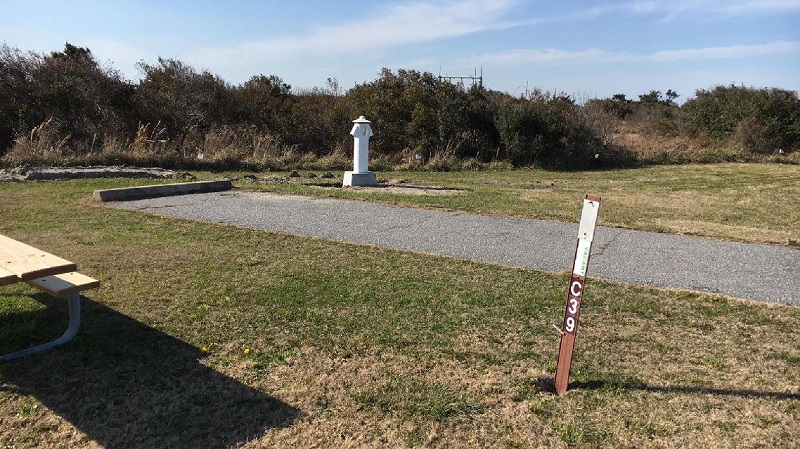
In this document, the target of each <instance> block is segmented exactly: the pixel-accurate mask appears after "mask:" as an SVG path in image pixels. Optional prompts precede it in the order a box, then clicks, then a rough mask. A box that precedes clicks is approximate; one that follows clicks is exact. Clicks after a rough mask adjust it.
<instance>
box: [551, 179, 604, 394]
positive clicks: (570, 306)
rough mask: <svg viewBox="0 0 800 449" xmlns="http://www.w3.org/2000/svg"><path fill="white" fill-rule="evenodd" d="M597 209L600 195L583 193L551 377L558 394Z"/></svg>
mask: <svg viewBox="0 0 800 449" xmlns="http://www.w3.org/2000/svg"><path fill="white" fill-rule="evenodd" d="M599 210H600V197H597V196H592V195H586V198H585V199H584V200H583V211H582V213H581V223H580V226H579V228H578V243H577V245H576V247H575V259H574V262H573V264H572V277H571V278H570V281H569V288H568V289H567V305H566V307H565V310H564V321H563V323H562V324H561V343H560V345H559V348H558V362H557V363H556V379H555V386H556V394H558V395H562V394H564V393H566V392H567V386H568V384H569V370H570V367H571V366H572V354H573V351H574V349H575V334H576V333H577V332H578V320H579V318H580V314H581V301H582V300H583V287H584V286H585V284H586V270H587V268H588V267H589V256H590V254H591V251H592V240H593V239H594V228H595V225H596V224H597V212H598V211H599Z"/></svg>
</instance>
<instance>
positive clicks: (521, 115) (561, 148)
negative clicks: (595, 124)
mask: <svg viewBox="0 0 800 449" xmlns="http://www.w3.org/2000/svg"><path fill="white" fill-rule="evenodd" d="M586 118H587V116H586V115H584V114H581V112H580V108H579V107H578V106H577V105H575V103H574V102H573V101H572V100H571V99H570V98H568V97H565V96H557V97H553V98H551V99H543V98H532V99H530V100H525V99H522V100H519V101H512V102H509V103H508V104H506V105H505V106H504V107H502V108H501V109H500V110H499V111H498V113H497V117H496V123H497V129H498V131H499V134H500V140H501V142H502V144H503V146H504V148H505V151H506V157H507V159H508V161H509V162H511V163H512V164H514V165H515V166H525V165H530V164H536V165H538V166H541V167H544V168H549V169H556V170H564V169H579V168H587V167H590V166H591V165H592V164H593V161H594V159H595V157H594V155H595V154H597V153H598V152H599V151H600V150H601V149H602V146H603V145H602V142H601V141H600V139H599V138H598V137H597V136H596V134H595V133H594V132H593V131H592V128H591V126H590V125H589V123H588V122H587V120H586Z"/></svg>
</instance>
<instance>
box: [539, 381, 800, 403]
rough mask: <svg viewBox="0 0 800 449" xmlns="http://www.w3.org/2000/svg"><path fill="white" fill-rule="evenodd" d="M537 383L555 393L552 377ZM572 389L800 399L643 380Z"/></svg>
mask: <svg viewBox="0 0 800 449" xmlns="http://www.w3.org/2000/svg"><path fill="white" fill-rule="evenodd" d="M535 384H536V387H537V388H538V389H539V391H542V392H546V393H555V383H554V380H553V379H552V378H540V379H537V380H536V382H535ZM571 390H625V391H648V392H652V393H680V394H704V395H714V396H739V397H743V398H760V399H790V400H800V394H793V393H782V392H774V391H755V390H734V389H719V388H708V387H702V386H666V387H656V386H651V385H647V384H645V383H641V382H613V381H607V380H590V381H585V382H580V381H579V382H570V384H569V388H568V391H571Z"/></svg>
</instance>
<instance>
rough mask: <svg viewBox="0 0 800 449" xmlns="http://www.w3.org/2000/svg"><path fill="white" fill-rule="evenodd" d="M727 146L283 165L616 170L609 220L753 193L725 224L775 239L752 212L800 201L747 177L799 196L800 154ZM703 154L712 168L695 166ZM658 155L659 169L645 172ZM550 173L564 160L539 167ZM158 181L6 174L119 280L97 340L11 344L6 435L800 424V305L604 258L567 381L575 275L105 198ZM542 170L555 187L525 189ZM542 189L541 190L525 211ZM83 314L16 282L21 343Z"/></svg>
mask: <svg viewBox="0 0 800 449" xmlns="http://www.w3.org/2000/svg"><path fill="white" fill-rule="evenodd" d="M706 168H707V170H703V169H702V167H691V166H690V167H663V168H656V169H645V170H634V171H627V172H599V173H588V174H587V173H575V174H553V173H547V172H534V171H521V172H510V173H506V172H487V173H448V174H431V173H402V174H396V173H390V174H384V175H383V176H384V177H387V178H394V177H400V176H402V177H405V178H406V179H408V180H409V182H412V183H426V184H434V185H446V186H448V187H457V188H463V189H468V192H467V193H465V194H462V195H457V196H451V197H444V196H442V197H412V196H400V195H387V194H383V193H379V194H374V193H365V192H358V191H344V190H342V189H331V190H321V189H319V188H315V187H310V186H307V187H303V186H297V185H283V184H275V185H272V186H269V188H271V189H273V190H281V191H291V192H301V193H307V192H311V191H317V192H322V193H323V194H335V195H347V196H355V197H367V198H372V199H381V200H384V201H391V202H398V203H415V204H419V205H424V206H426V207H446V208H452V209H459V210H470V211H478V212H481V213H492V214H494V213H498V212H501V213H502V214H504V215H521V216H529V214H530V215H532V216H540V217H543V218H554V219H564V220H569V221H575V220H577V214H578V211H579V208H580V198H581V197H582V195H583V194H584V193H596V194H600V195H604V196H605V198H604V201H605V204H604V209H603V210H602V212H601V217H600V223H601V224H616V225H620V226H628V227H635V228H643V229H661V230H665V231H666V230H673V231H674V230H675V229H672V228H670V227H669V226H666V225H664V224H663V223H660V222H657V221H658V219H657V218H654V217H670V213H669V211H670V210H672V209H671V208H670V207H671V206H669V207H668V206H667V205H666V204H678V203H679V198H683V199H684V200H683V201H684V202H685V204H687V208H690V209H691V208H696V209H697V210H696V211H694V212H687V213H686V215H681V214H679V213H678V212H676V214H677V215H676V216H675V217H676V218H674V219H675V220H686V221H689V222H691V221H695V220H697V221H701V218H698V217H704V216H706V215H705V214H708V223H711V224H708V225H707V226H708V229H709V230H712V231H713V230H714V229H715V228H716V225H714V223H721V222H723V223H724V222H726V221H725V220H724V219H723V218H724V217H726V216H727V215H726V214H727V213H728V212H729V211H728V210H727V209H729V208H728V207H727V206H726V205H725V204H726V203H725V202H726V201H728V200H729V202H732V203H733V204H736V205H738V206H739V207H738V208H734V209H737V210H739V211H740V215H736V217H735V220H734V218H731V221H729V222H730V223H732V224H731V225H730V226H731V229H732V231H730V232H731V233H732V234H731V235H728V234H727V233H715V232H717V231H715V232H712V233H711V235H714V236H716V237H729V238H737V239H741V240H756V241H759V240H763V239H758V238H755V237H747V236H745V235H743V231H742V230H743V229H749V228H751V227H752V228H755V229H759V230H760V231H759V232H758V233H756V234H769V235H771V236H772V237H770V238H769V239H766V241H774V242H775V243H781V239H783V240H784V241H783V243H787V242H788V240H789V239H798V234H797V232H798V231H797V230H796V229H784V224H786V223H788V224H790V225H794V226H795V227H796V223H797V222H800V219H797V218H796V217H797V213H798V212H797V209H796V208H794V209H793V210H789V211H787V212H786V215H788V217H789V218H786V217H784V216H782V214H781V213H779V212H778V209H776V208H775V207H774V205H775V204H782V202H779V201H778V200H777V199H775V198H773V197H772V196H771V195H768V194H767V192H768V190H767V189H761V188H758V189H756V190H757V191H758V192H760V193H759V199H763V201H764V202H767V203H769V204H773V208H772V209H770V208H767V209H761V207H762V206H761V201H753V202H751V203H749V204H748V203H746V202H744V196H743V195H744V193H743V192H746V191H747V190H748V189H750V188H751V187H748V186H747V185H746V184H747V183H746V182H745V180H746V179H749V180H750V181H753V180H755V179H762V180H763V182H764V183H771V185H773V186H774V190H776V191H777V192H784V193H786V194H787V195H795V196H794V197H796V193H797V191H798V189H800V186H799V185H798V184H799V183H800V181H798V180H797V168H796V167H781V166H763V167H762V166H749V165H748V166H743V165H742V166H740V165H731V166H729V167H728V166H711V167H706ZM681 170H685V171H686V173H689V174H690V175H687V176H688V177H689V179H690V180H688V181H684V182H680V181H679V177H680V174H681V173H683V172H682V171H681ZM705 172H707V179H706V180H703V179H704V176H706V175H704V174H703V173H705ZM720 173H722V174H720ZM203 176H211V175H209V174H205V175H203ZM604 177H605V184H608V187H607V188H606V190H601V189H600V188H599V186H602V185H604V181H603V179H604ZM626 177H627V178H630V179H629V181H628V182H627V183H626V182H623V181H624V179H625V178H626ZM546 178H552V179H549V180H548V179H546ZM585 178H589V179H585ZM717 178H722V179H718V180H717ZM493 179H494V180H495V181H493ZM636 179H640V180H647V179H653V180H654V181H652V182H650V181H647V182H644V181H641V182H640V183H639V184H642V185H647V186H650V187H648V188H642V187H639V188H637V187H635V185H636V184H637V183H636V182H635V181H634V180H636ZM668 179H673V182H674V186H673V188H674V189H676V190H674V192H679V193H676V194H675V195H674V197H673V196H672V195H671V194H666V196H667V197H669V201H667V200H664V201H665V202H661V203H658V205H654V204H652V203H650V202H648V201H645V198H648V197H650V195H649V194H650V193H653V192H662V191H663V192H670V190H669V189H670V186H669V183H668V182H667V180H668ZM724 179H729V181H730V184H731V185H730V186H727V184H725V183H724V182H723V180H724ZM714 180H716V181H714ZM537 181H539V183H540V184H544V183H545V182H552V181H555V183H554V185H553V186H551V187H542V188H533V187H532V186H533V185H535V184H536V183H537ZM611 181H614V182H613V183H612V182H611ZM712 181H714V182H716V184H714V183H712ZM526 183H532V184H531V185H528V184H526ZM616 183H620V184H621V185H620V186H619V188H620V189H622V190H620V191H619V192H622V193H621V195H622V194H624V196H626V197H628V198H634V197H636V196H637V195H640V199H641V203H639V206H640V207H637V203H634V202H632V201H631V202H630V203H629V202H628V201H622V202H615V201H616V200H615V199H614V195H615V192H617V191H616V190H614V189H616V188H617V187H616V186H614V187H611V185H613V184H616ZM140 184H143V182H141V181H140V180H104V181H89V180H84V181H69V182H37V183H17V184H6V185H0V217H2V220H0V233H2V234H5V235H8V236H10V237H13V238H16V239H18V240H21V241H24V242H26V243H28V244H31V245H33V246H36V247H39V248H41V249H44V250H46V251H49V252H52V253H55V254H57V255H60V256H62V257H64V258H67V259H69V260H72V261H74V262H76V263H77V264H78V266H79V268H80V271H81V272H83V273H85V274H88V275H90V276H93V277H95V278H98V279H100V280H102V286H101V288H100V289H97V290H93V291H89V292H88V293H87V295H86V296H87V298H86V300H85V301H84V314H83V316H84V325H83V327H82V328H81V331H80V332H79V334H78V336H77V337H76V339H75V340H74V341H73V342H71V343H70V344H68V345H66V346H64V347H61V348H57V349H55V350H52V351H49V352H47V353H44V354H41V355H38V356H35V357H29V358H27V359H22V360H20V361H17V362H13V363H5V364H0V448H10V447H16V448H20V447H70V448H72V447H114V448H116V447H244V448H256V447H309V446H319V447H365V446H366V447H381V446H382V447H398V446H399V447H405V446H409V447H454V448H461V447H512V448H513V447H586V448H595V447H607V448H618V447H631V448H633V447H637V448H638V447H666V448H670V447H675V448H683V447H690V448H691V447H698V448H700V447H704V448H705V447H723V448H724V447H797V444H798V443H797V442H798V441H800V309H798V308H792V307H786V306H779V305H768V304H761V303H753V302H746V301H740V300H735V299H729V298H723V297H717V296H712V295H706V294H695V293H686V292H677V291H668V290H659V289H653V288H640V287H633V286H625V285H620V284H615V283H611V282H601V281H597V280H593V279H591V277H590V279H589V280H588V281H587V287H586V293H585V298H584V302H583V309H582V314H581V318H582V321H581V327H580V329H579V334H578V340H577V352H576V358H575V361H574V363H573V371H572V376H571V380H572V383H571V391H570V392H569V393H568V394H567V395H565V396H564V397H556V396H554V395H553V394H551V393H550V381H551V379H552V377H553V374H554V368H555V357H556V352H557V349H558V336H557V335H556V333H555V332H554V330H553V328H552V324H558V323H560V320H561V319H562V317H563V307H564V301H565V298H566V284H567V277H566V275H552V274H544V273H539V272H534V271H527V270H520V269H513V268H506V267H500V266H494V265H483V264H478V263H472V262H467V261H460V260H453V259H448V258H444V257H436V256H430V255H421V254H414V253H404V252H399V251H391V250H385V249H379V248H374V247H363V246H355V245H349V244H343V243H336V242H330V241H325V240H321V239H309V238H299V237H293V236H287V235H279V234H271V233H266V232H259V231H252V230H248V229H241V228H236V227H231V226H220V225H215V224H210V223H202V222H191V221H186V220H178V219H168V218H160V217H155V216H150V215H144V214H140V213H137V212H131V211H123V210H117V209H112V208H106V207H101V206H97V205H96V204H94V203H93V202H92V201H91V200H89V199H88V197H89V196H90V195H91V192H92V191H93V190H94V189H96V188H109V187H120V186H124V185H140ZM721 185H726V187H724V188H723V187H720V186H721ZM714 186H716V187H714ZM593 187H597V189H594V188H593ZM752 188H754V187H752ZM528 191H530V193H531V195H535V197H536V198H538V200H534V199H532V198H533V197H531V198H527V199H526V198H523V195H522V193H525V192H528ZM715 191H716V192H717V193H716V194H715V193H714V192H715ZM330 192H333V193H330ZM493 192H494V193H493ZM548 192H550V193H552V196H553V197H554V198H550V197H549V196H548ZM637 192H638V193H637ZM775 196H779V195H775ZM470 198H472V200H470ZM576 198H577V201H576ZM708 198H710V199H711V200H712V201H711V203H712V206H709V205H708V204H706V203H707V202H708ZM494 199H496V201H495V200H494ZM696 199H700V200H698V202H699V203H700V204H699V205H691V204H689V202H692V201H695V200H696ZM561 200H564V201H566V202H567V203H569V204H568V205H567V206H565V207H564V209H563V210H561V209H556V208H555V207H552V208H550V207H547V206H545V205H543V204H541V203H547V204H550V205H552V206H555V205H557V204H560V201H561ZM573 202H574V203H577V204H575V205H573V204H571V203H573ZM713 204H716V205H717V206H716V208H717V210H716V211H712V209H714V207H713ZM526 205H527V206H531V207H535V210H536V211H535V212H529V213H525V212H524V211H525V209H526ZM626 205H627V206H626ZM623 206H625V207H627V209H626V210H627V211H626V212H622V211H617V210H616V209H617V208H620V207H623ZM678 209H680V208H676V210H678ZM789 209H791V208H789ZM743 210H744V211H747V212H741V211H743ZM564 211H566V212H564ZM570 211H571V212H570ZM637 211H640V212H637ZM730 212H731V213H733V212H732V211H730ZM562 213H563V214H565V215H563V216H562V215H559V214H562ZM639 213H641V214H642V216H641V217H640V216H638V215H637V214H639ZM548 214H549V215H548ZM792 214H794V215H792ZM792 216H794V217H795V218H794V221H793V222H786V223H785V222H784V221H783V220H789V219H791V217H792ZM626 217H627V218H626ZM731 217H733V215H731ZM626 220H627V221H626ZM662 226H666V227H663V228H662ZM786 227H788V228H791V227H792V226H786ZM684 231H686V230H684ZM682 232H683V231H682ZM686 232H692V233H702V232H700V231H697V230H696V229H693V230H692V231H686ZM725 232H728V231H725ZM570 250H571V249H570ZM590 276H591V272H590ZM65 317H66V304H65V302H64V301H59V300H53V299H50V298H48V297H47V296H46V295H42V294H39V293H37V291H36V290H34V289H31V288H29V287H27V286H24V285H14V286H8V287H3V288H2V290H0V353H5V352H9V351H12V350H15V349H18V348H20V347H25V346H27V345H30V344H33V343H35V342H42V341H46V340H48V339H51V338H53V337H55V336H56V335H55V334H57V333H60V332H61V331H63V325H64V323H65Z"/></svg>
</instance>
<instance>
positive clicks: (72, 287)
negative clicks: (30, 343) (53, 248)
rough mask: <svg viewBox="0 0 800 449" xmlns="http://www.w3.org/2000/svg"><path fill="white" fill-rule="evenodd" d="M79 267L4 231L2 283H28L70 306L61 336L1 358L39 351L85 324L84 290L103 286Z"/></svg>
mask: <svg viewBox="0 0 800 449" xmlns="http://www.w3.org/2000/svg"><path fill="white" fill-rule="evenodd" d="M75 270H77V266H76V265H75V264H74V263H72V262H70V261H68V260H64V259H62V258H60V257H58V256H54V255H52V254H49V253H46V252H44V251H42V250H39V249H36V248H34V247H32V246H29V245H26V244H24V243H22V242H18V241H16V240H14V239H12V238H9V237H6V236H4V235H2V234H0V286H4V285H10V284H14V283H17V282H26V283H28V284H29V285H32V286H34V287H36V288H38V289H39V290H42V291H44V292H46V293H48V294H50V295H51V296H54V297H56V298H66V299H67V301H68V308H69V326H68V327H67V330H66V331H65V332H64V334H63V335H62V336H61V337H59V338H57V339H55V340H53V341H51V342H49V343H45V344H41V345H38V346H34V347H31V348H27V349H23V350H21V351H17V352H12V353H9V354H5V355H2V356H0V361H7V360H13V359H17V358H20V357H24V356H27V355H31V354H36V353H38V352H42V351H45V350H47V349H50V348H52V347H54V346H58V345H62V344H64V343H66V342H68V341H70V340H72V338H73V337H75V334H76V333H77V332H78V328H79V327H80V324H81V303H80V293H81V292H82V291H84V290H89V289H92V288H97V287H99V286H100V281H98V280H96V279H92V278H90V277H89V276H85V275H83V274H80V273H77V272H76V271H75Z"/></svg>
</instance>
